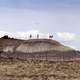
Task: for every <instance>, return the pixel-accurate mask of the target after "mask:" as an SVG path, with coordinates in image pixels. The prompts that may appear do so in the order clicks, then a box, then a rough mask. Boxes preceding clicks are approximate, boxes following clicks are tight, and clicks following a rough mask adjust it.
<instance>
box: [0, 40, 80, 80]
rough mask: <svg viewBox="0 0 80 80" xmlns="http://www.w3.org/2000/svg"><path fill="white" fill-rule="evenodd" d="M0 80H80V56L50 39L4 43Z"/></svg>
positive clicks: (0, 44)
mask: <svg viewBox="0 0 80 80" xmlns="http://www.w3.org/2000/svg"><path fill="white" fill-rule="evenodd" d="M44 45H45V46H44ZM39 46H40V48H39ZM26 47H27V48H28V47H29V48H31V49H29V48H28V49H27V48H26ZM33 47H34V48H33ZM35 47H38V48H35ZM24 48H25V49H24ZM43 48H44V49H43ZM27 50H28V51H27ZM23 51H24V52H23ZM0 80H80V52H79V51H76V50H74V49H72V48H69V47H67V46H64V45H62V44H60V43H59V42H57V41H55V40H49V39H34V40H33V39H31V40H26V41H25V40H17V39H0Z"/></svg>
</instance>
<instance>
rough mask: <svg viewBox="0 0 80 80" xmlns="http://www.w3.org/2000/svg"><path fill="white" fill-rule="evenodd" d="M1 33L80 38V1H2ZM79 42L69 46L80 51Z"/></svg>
mask: <svg viewBox="0 0 80 80" xmlns="http://www.w3.org/2000/svg"><path fill="white" fill-rule="evenodd" d="M0 30H1V31H8V32H13V33H14V32H20V31H22V32H26V31H30V30H38V31H40V32H41V33H52V34H55V33H56V32H69V33H74V34H76V35H80V0H0ZM55 36H56V35H55ZM59 40H61V39H59ZM79 43H80V40H77V39H76V40H74V41H73V42H71V43H69V44H71V45H74V46H77V47H78V48H80V45H79Z"/></svg>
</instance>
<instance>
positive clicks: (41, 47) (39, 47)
mask: <svg viewBox="0 0 80 80" xmlns="http://www.w3.org/2000/svg"><path fill="white" fill-rule="evenodd" d="M52 50H55V51H69V50H72V49H71V48H69V47H66V46H63V45H61V44H60V43H58V42H57V41H53V40H46V39H43V40H30V41H25V42H24V43H22V44H20V45H19V46H18V47H17V48H16V51H17V52H23V53H34V52H45V51H52Z"/></svg>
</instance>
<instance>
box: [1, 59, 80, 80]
mask: <svg viewBox="0 0 80 80" xmlns="http://www.w3.org/2000/svg"><path fill="white" fill-rule="evenodd" d="M0 80H80V63H79V62H49V61H39V60H26V61H23V60H22V61H21V60H17V59H16V60H10V59H7V60H1V62H0Z"/></svg>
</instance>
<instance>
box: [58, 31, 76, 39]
mask: <svg viewBox="0 0 80 80" xmlns="http://www.w3.org/2000/svg"><path fill="white" fill-rule="evenodd" d="M56 34H57V37H58V38H62V39H64V40H74V39H75V38H76V34H74V33H69V32H57V33H56Z"/></svg>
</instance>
